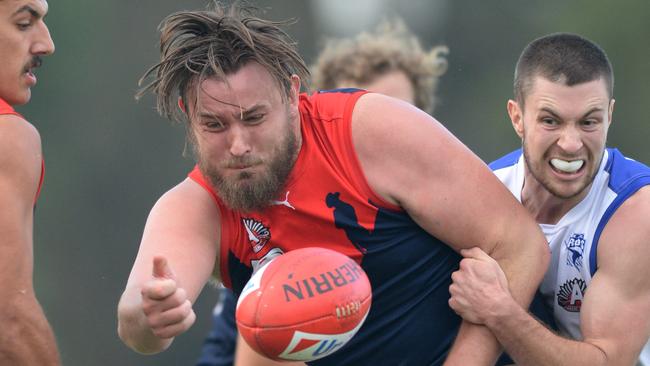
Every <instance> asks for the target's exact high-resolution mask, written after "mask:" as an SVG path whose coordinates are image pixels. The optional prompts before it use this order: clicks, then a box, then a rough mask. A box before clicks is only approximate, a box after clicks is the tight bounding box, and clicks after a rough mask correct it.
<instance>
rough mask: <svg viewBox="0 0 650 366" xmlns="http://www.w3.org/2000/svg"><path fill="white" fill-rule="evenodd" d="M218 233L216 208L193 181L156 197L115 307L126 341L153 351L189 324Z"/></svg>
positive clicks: (212, 263)
mask: <svg viewBox="0 0 650 366" xmlns="http://www.w3.org/2000/svg"><path fill="white" fill-rule="evenodd" d="M219 237H220V236H219V213H218V209H217V208H216V206H215V205H214V203H213V201H212V199H211V198H210V196H209V195H208V193H207V192H206V191H205V190H204V189H203V188H202V187H200V186H199V185H198V184H196V183H195V182H193V181H191V180H189V179H186V180H185V181H183V182H182V183H181V184H179V185H178V186H176V187H174V188H173V189H171V190H170V191H169V192H167V193H166V194H165V195H163V197H161V198H160V200H158V202H157V203H156V205H155V206H154V208H153V209H152V210H151V213H150V215H149V218H148V220H147V224H146V225H145V229H144V234H143V237H142V242H141V244H140V249H139V251H138V256H137V258H136V260H135V263H134V264H133V269H132V270H131V275H130V276H129V281H128V283H127V285H126V289H125V290H124V293H123V294H122V297H121V299H120V303H119V305H118V334H119V336H120V338H121V339H122V341H124V343H126V344H127V345H128V346H129V347H131V348H132V349H133V350H135V351H137V352H140V353H145V354H150V353H157V352H160V351H163V350H164V349H166V348H167V347H169V345H170V344H171V343H172V341H173V339H174V337H176V336H177V335H179V334H181V333H183V332H185V331H186V330H187V329H189V328H190V326H192V324H193V323H194V320H195V315H194V312H193V311H192V304H193V303H194V301H195V300H196V298H197V297H198V296H199V293H200V292H201V290H202V289H203V286H204V285H205V283H206V282H207V281H208V279H209V278H210V275H211V274H212V272H213V269H214V268H215V263H218V261H217V253H218V247H219Z"/></svg>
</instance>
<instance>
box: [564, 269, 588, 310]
mask: <svg viewBox="0 0 650 366" xmlns="http://www.w3.org/2000/svg"><path fill="white" fill-rule="evenodd" d="M586 289H587V285H586V284H585V280H583V279H582V278H574V279H572V280H568V281H566V282H565V283H564V285H561V286H560V290H559V291H558V292H557V303H558V305H560V306H561V307H562V308H564V310H566V311H570V312H572V313H577V312H579V311H580V307H581V306H582V299H583V298H584V296H585V290H586Z"/></svg>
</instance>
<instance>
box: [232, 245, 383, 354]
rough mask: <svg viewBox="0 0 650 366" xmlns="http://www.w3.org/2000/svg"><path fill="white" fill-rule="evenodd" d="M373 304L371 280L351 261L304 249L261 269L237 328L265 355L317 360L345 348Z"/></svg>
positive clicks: (242, 300) (243, 301) (240, 308)
mask: <svg viewBox="0 0 650 366" xmlns="http://www.w3.org/2000/svg"><path fill="white" fill-rule="evenodd" d="M371 301H372V291H371V288H370V282H369V281H368V276H366V273H365V272H364V271H363V269H362V268H361V267H360V266H359V265H358V264H357V263H356V262H355V261H354V260H352V259H350V258H349V257H347V256H345V255H343V254H341V253H339V252H335V251H333V250H329V249H325V248H316V247H314V248H302V249H296V250H293V251H290V252H288V253H285V254H283V255H280V256H278V257H276V258H274V259H273V260H272V261H271V262H269V263H268V264H267V265H265V266H264V267H262V268H261V269H259V270H258V271H257V272H256V273H255V274H254V275H253V276H252V277H251V279H250V280H249V281H248V283H247V284H246V286H245V287H244V289H243V291H242V293H241V295H240V296H239V301H238V302H237V313H236V316H237V328H238V329H239V333H240V334H241V335H242V337H243V338H244V339H245V340H246V342H247V343H248V344H249V345H250V346H251V347H252V348H253V349H254V350H255V351H257V352H258V353H260V354H261V355H263V356H265V357H268V358H271V359H274V360H288V361H312V360H316V359H319V358H322V357H325V356H327V355H329V354H331V353H332V352H334V351H336V350H338V349H339V348H341V347H342V346H343V345H344V344H346V343H347V342H348V341H349V340H350V339H351V338H352V337H353V336H354V335H355V333H356V332H357V331H358V330H359V328H361V325H362V324H363V322H364V320H365V319H366V316H367V315H368V311H369V310H370V303H371Z"/></svg>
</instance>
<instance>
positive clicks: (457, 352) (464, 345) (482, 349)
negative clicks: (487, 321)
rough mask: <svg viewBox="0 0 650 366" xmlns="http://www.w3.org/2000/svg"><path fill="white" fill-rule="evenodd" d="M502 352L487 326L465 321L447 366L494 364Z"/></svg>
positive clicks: (446, 363) (446, 361) (446, 362)
mask: <svg viewBox="0 0 650 366" xmlns="http://www.w3.org/2000/svg"><path fill="white" fill-rule="evenodd" d="M500 353H501V350H500V346H499V344H498V343H497V341H496V339H495V338H494V335H493V334H492V333H491V332H490V330H489V329H488V328H487V327H485V326H482V325H476V324H472V323H470V322H467V321H463V323H462V324H461V327H460V330H459V331H458V335H457V336H456V341H455V342H454V346H453V347H452V349H451V350H450V351H449V355H448V356H447V359H446V360H445V366H455V365H458V366H463V365H476V366H478V365H494V363H495V362H496V360H497V358H498V356H499V354H500Z"/></svg>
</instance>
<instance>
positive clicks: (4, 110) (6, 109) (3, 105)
mask: <svg viewBox="0 0 650 366" xmlns="http://www.w3.org/2000/svg"><path fill="white" fill-rule="evenodd" d="M1 114H13V115H14V116H18V117H20V118H22V119H25V117H23V116H22V115H21V114H20V113H18V112H16V111H15V110H14V108H13V107H12V106H10V105H9V103H7V102H5V101H4V99H2V98H0V115H1ZM44 177H45V161H44V160H41V177H40V178H39V180H38V190H37V191H36V196H35V197H34V204H36V201H37V200H38V196H39V195H40V194H41V187H43V178H44Z"/></svg>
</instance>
